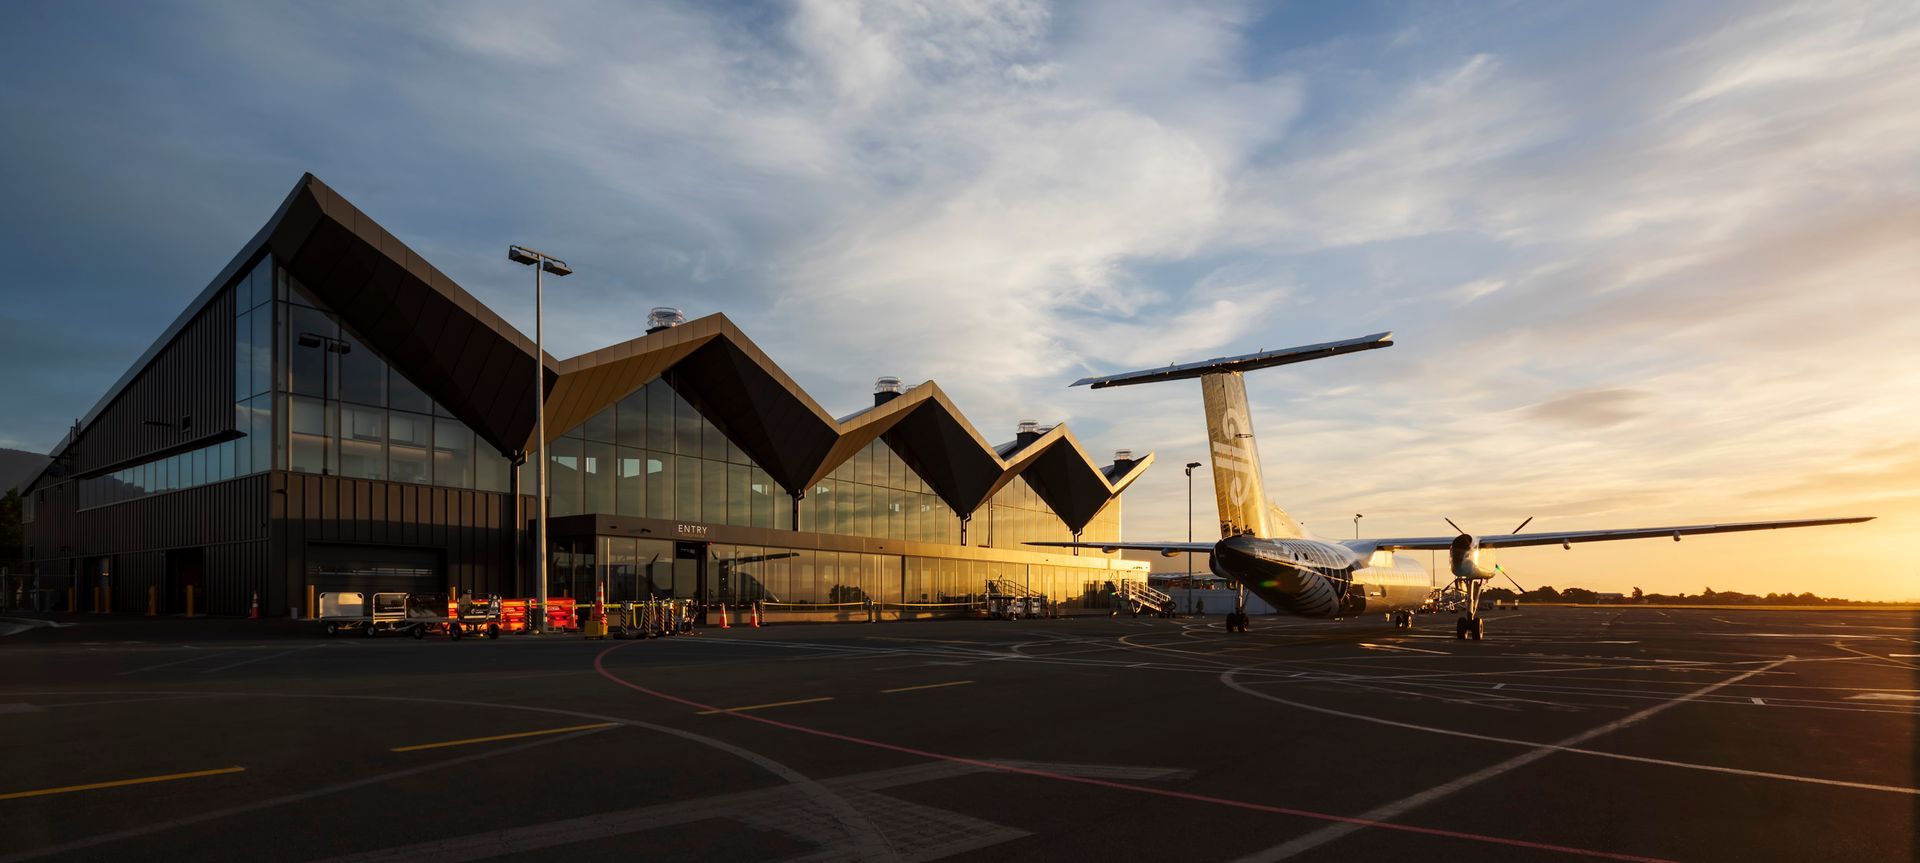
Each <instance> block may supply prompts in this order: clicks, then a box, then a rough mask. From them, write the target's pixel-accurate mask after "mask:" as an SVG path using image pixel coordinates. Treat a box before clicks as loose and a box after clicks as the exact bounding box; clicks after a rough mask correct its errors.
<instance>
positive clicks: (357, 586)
mask: <svg viewBox="0 0 1920 863" xmlns="http://www.w3.org/2000/svg"><path fill="white" fill-rule="evenodd" d="M445 557H446V555H445V553H444V552H442V551H441V550H440V549H437V548H415V547H409V546H386V545H334V544H330V543H319V542H315V543H308V544H307V583H308V584H311V585H313V588H314V590H316V591H318V592H320V593H334V592H339V591H346V590H353V591H359V592H361V593H383V592H388V591H399V592H403V593H444V592H446V589H447V569H446V560H445Z"/></svg>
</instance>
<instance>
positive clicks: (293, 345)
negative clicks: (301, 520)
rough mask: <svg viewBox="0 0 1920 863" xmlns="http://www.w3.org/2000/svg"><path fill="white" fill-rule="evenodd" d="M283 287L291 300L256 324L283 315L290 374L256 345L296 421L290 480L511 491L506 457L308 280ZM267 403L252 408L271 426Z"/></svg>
mask: <svg viewBox="0 0 1920 863" xmlns="http://www.w3.org/2000/svg"><path fill="white" fill-rule="evenodd" d="M278 279H279V283H280V286H279V291H278V293H279V295H280V297H281V299H280V300H278V301H277V302H275V303H274V304H273V306H271V307H261V308H258V309H255V310H254V312H253V314H254V315H256V316H258V317H259V318H261V319H265V320H267V321H268V324H267V326H268V327H271V325H272V323H271V322H272V317H271V314H270V313H269V311H268V309H269V308H276V309H278V310H279V313H280V315H279V319H280V326H279V328H278V330H279V350H280V353H279V356H280V362H281V368H282V370H283V372H284V373H283V374H281V375H279V376H278V377H277V378H275V377H274V376H272V374H271V358H272V357H273V356H274V353H273V345H272V344H271V341H269V342H268V343H266V345H265V346H264V347H263V346H261V345H259V344H256V345H255V346H254V356H255V357H263V358H264V359H263V360H260V361H261V362H266V363H267V364H268V371H267V372H266V373H265V375H266V377H262V378H260V379H261V380H263V381H264V380H272V381H273V384H274V386H273V389H274V390H275V397H277V398H278V399H279V400H280V401H279V404H280V405H281V408H282V411H283V413H282V415H283V416H284V417H285V418H286V447H285V455H284V466H285V468H286V469H287V470H292V471H299V472H302V473H322V474H338V475H340V476H346V477H352V478H355V479H378V480H389V481H392V482H407V483H418V484H420V485H440V486H447V487H449V488H473V489H480V490H482V491H500V492H504V491H507V484H508V482H507V481H508V470H509V467H508V464H509V463H508V461H507V459H506V458H505V457H503V456H501V455H500V454H499V453H497V452H495V451H494V450H493V448H492V447H490V446H488V445H486V444H485V443H483V442H481V441H480V440H479V439H478V438H477V437H476V436H475V435H474V433H473V430H472V429H470V428H467V426H466V425H465V424H463V423H461V422H460V421H459V420H456V419H453V418H452V417H451V416H449V415H448V414H447V412H446V410H445V409H444V408H441V407H440V406H439V405H437V404H435V403H434V402H433V400H432V399H430V398H428V397H427V395H426V394H425V393H423V392H421V391H420V388H419V387H417V386H414V385H413V383H412V382H410V381H408V380H407V379H406V378H405V377H403V376H401V375H400V374H399V372H397V371H395V370H394V369H393V368H392V367H391V366H389V365H388V364H387V362H386V361H385V360H383V359H381V358H380V355H379V354H376V353H374V352H373V351H372V350H371V349H370V348H368V347H367V346H366V345H365V344H364V343H363V342H361V341H360V339H359V337H357V336H355V335H354V334H353V332H352V331H351V330H349V329H347V328H345V327H343V326H341V325H340V324H339V321H338V319H337V318H335V316H334V315H333V313H331V312H328V311H326V310H325V309H322V308H320V307H319V304H318V303H316V302H314V300H313V299H312V298H311V297H310V296H309V295H308V294H307V292H306V291H305V290H304V289H303V288H302V287H301V285H300V283H299V280H297V279H290V278H289V277H288V276H287V273H286V271H285V270H281V271H279V274H278ZM255 324H256V325H255V326H254V327H253V330H254V331H258V330H259V325H258V321H257V320H256V322H255ZM268 332H269V333H271V332H272V330H271V329H269V330H268ZM258 376H259V375H256V377H258ZM236 377H238V374H237V373H236ZM266 398H268V397H267V396H265V395H256V396H254V397H253V398H252V400H251V402H250V403H251V404H256V405H261V406H260V407H258V408H256V409H255V410H256V411H258V412H262V413H266V414H267V416H266V417H265V422H267V423H269V424H270V423H271V422H272V416H271V411H270V410H269V409H268V408H266V407H265V404H264V400H265V399H266Z"/></svg>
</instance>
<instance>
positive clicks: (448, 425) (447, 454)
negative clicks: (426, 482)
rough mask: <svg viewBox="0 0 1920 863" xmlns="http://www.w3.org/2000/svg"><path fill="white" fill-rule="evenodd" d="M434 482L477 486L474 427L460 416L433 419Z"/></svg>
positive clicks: (459, 486)
mask: <svg viewBox="0 0 1920 863" xmlns="http://www.w3.org/2000/svg"><path fill="white" fill-rule="evenodd" d="M433 482H434V484H435V485H444V486H448V487H450V488H473V430H472V429H469V428H467V427H466V426H464V425H461V424H460V422H459V421H458V420H449V419H436V420H434V421H433Z"/></svg>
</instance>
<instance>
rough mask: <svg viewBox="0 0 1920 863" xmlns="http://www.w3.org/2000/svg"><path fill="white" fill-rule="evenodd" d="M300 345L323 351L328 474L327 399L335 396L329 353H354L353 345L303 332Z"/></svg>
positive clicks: (323, 443) (323, 449)
mask: <svg viewBox="0 0 1920 863" xmlns="http://www.w3.org/2000/svg"><path fill="white" fill-rule="evenodd" d="M300 346H301V347H303V348H320V349H322V351H323V353H322V354H321V355H320V475H321V476H326V475H327V472H328V471H327V466H328V465H329V464H331V463H332V462H331V459H329V458H328V457H327V456H328V453H327V441H329V440H332V439H333V435H332V434H331V433H329V432H328V431H327V400H328V399H329V398H332V397H333V358H332V357H330V356H327V354H349V353H352V352H353V345H350V344H348V343H347V342H345V341H343V340H341V339H336V338H334V337H332V336H323V335H320V334H319V333H301V334H300Z"/></svg>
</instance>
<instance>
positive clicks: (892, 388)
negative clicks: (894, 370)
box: [873, 375, 901, 405]
mask: <svg viewBox="0 0 1920 863" xmlns="http://www.w3.org/2000/svg"><path fill="white" fill-rule="evenodd" d="M900 389H901V387H900V379H899V378H896V377H893V376H892V375H887V376H885V377H878V378H874V379H873V403H874V404H875V405H883V404H886V403H887V402H890V401H893V400H894V399H897V398H899V397H900Z"/></svg>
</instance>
